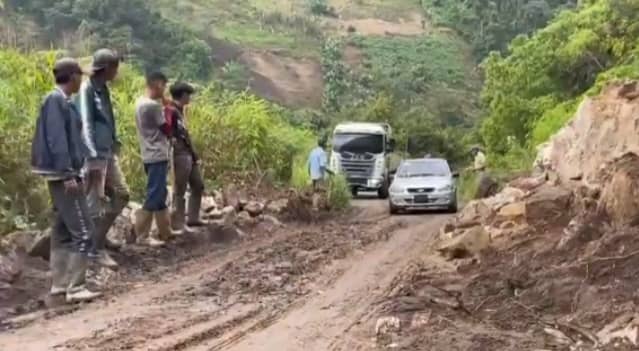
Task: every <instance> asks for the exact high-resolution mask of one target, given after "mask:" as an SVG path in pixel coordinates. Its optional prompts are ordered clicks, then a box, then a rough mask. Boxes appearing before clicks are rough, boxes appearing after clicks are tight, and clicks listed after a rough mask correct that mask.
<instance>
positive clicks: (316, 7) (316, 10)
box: [307, 0, 334, 16]
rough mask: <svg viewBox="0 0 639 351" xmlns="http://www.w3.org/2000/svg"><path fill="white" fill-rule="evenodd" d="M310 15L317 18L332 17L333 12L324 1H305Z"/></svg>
mask: <svg viewBox="0 0 639 351" xmlns="http://www.w3.org/2000/svg"><path fill="white" fill-rule="evenodd" d="M307 1H308V7H309V9H310V10H311V13H312V14H314V15H317V16H333V15H334V13H333V12H334V11H333V9H331V7H330V6H328V1H326V0H307Z"/></svg>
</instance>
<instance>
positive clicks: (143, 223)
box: [133, 208, 165, 247]
mask: <svg viewBox="0 0 639 351" xmlns="http://www.w3.org/2000/svg"><path fill="white" fill-rule="evenodd" d="M151 224H153V213H152V212H149V211H147V210H145V209H142V208H141V209H139V210H137V211H136V212H135V225H134V228H133V231H134V232H135V236H136V241H137V243H138V244H140V245H147V246H150V247H160V246H163V245H164V244H165V243H164V241H161V240H158V239H156V238H154V237H152V236H151V235H150V231H151Z"/></svg>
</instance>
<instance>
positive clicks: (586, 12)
mask: <svg viewBox="0 0 639 351" xmlns="http://www.w3.org/2000/svg"><path fill="white" fill-rule="evenodd" d="M637 23H639V3H637V2H636V1H633V0H592V1H584V2H583V3H582V4H581V5H580V6H579V7H578V8H576V9H574V10H567V11H564V12H562V13H560V14H559V15H558V16H557V17H556V18H555V19H554V20H553V21H552V22H551V23H550V24H549V25H548V26H547V27H545V28H544V29H542V30H540V31H538V32H536V33H535V34H534V35H532V36H530V37H518V38H516V39H515V40H513V42H512V43H511V44H510V47H509V50H508V51H507V52H506V53H505V54H499V53H493V54H492V55H490V57H489V58H488V59H487V60H486V61H485V62H484V64H483V67H484V69H485V74H486V78H485V85H484V89H483V92H482V103H483V106H484V108H485V113H486V119H485V120H484V122H483V125H482V127H481V136H482V138H483V140H484V142H485V144H486V146H487V147H488V150H489V151H490V154H492V155H494V156H497V158H498V159H501V160H500V161H499V160H498V161H499V163H501V164H504V163H506V164H513V165H517V166H519V163H517V162H504V161H513V160H517V159H520V160H523V159H531V158H532V157H531V156H527V157H522V156H524V155H532V154H534V152H535V147H536V146H537V145H539V144H541V143H543V142H545V141H546V140H548V138H549V137H550V136H551V135H552V134H554V133H555V132H557V131H558V130H559V129H560V128H561V127H563V125H564V124H565V123H566V122H567V121H568V120H569V119H570V118H571V117H572V116H573V114H574V113H575V111H576V109H577V106H578V105H579V103H580V102H581V101H582V99H583V98H584V97H585V96H587V95H589V94H594V93H597V92H598V91H599V90H600V89H601V87H602V86H603V85H605V83H606V82H609V81H611V80H614V79H628V78H635V79H636V78H639V59H638V58H639V44H638V43H639V25H637ZM530 165H531V163H527V167H530Z"/></svg>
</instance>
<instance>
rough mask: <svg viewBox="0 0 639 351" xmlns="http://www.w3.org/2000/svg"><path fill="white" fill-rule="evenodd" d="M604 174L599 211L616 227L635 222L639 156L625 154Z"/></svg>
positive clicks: (638, 206)
mask: <svg viewBox="0 0 639 351" xmlns="http://www.w3.org/2000/svg"><path fill="white" fill-rule="evenodd" d="M604 173H606V174H605V175H603V176H602V179H603V184H604V185H603V191H602V193H601V198H600V202H599V208H600V210H602V211H603V212H605V213H606V214H607V215H608V217H609V218H610V220H611V221H612V222H613V223H614V224H617V225H625V224H629V223H631V222H633V221H636V219H637V218H639V156H638V155H637V154H635V153H628V154H625V155H623V156H622V157H621V158H619V159H617V160H615V161H614V162H613V164H612V165H610V166H609V167H607V169H606V170H605V171H604Z"/></svg>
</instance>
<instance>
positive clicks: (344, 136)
mask: <svg viewBox="0 0 639 351" xmlns="http://www.w3.org/2000/svg"><path fill="white" fill-rule="evenodd" d="M333 150H334V151H335V152H352V153H356V154H363V153H367V152H369V153H372V154H380V153H382V152H384V136H383V135H378V134H352V133H339V134H335V135H334V136H333Z"/></svg>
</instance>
